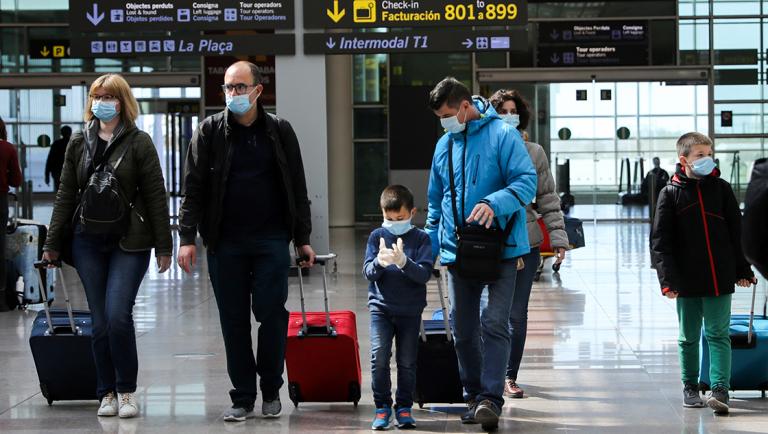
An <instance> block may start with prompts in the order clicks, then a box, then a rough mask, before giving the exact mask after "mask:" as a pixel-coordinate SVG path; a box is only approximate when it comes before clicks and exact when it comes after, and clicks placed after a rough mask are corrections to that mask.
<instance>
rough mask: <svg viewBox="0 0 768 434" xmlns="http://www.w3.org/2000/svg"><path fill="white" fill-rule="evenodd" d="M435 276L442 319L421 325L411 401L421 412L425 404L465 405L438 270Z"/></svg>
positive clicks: (424, 322) (428, 321) (423, 322)
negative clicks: (414, 384) (413, 392)
mask: <svg viewBox="0 0 768 434" xmlns="http://www.w3.org/2000/svg"><path fill="white" fill-rule="evenodd" d="M435 275H436V276H437V291H438V294H439V295H440V304H441V306H442V310H443V319H442V320H427V321H422V323H421V336H420V339H419V353H418V356H417V359H416V364H417V367H416V394H415V395H416V396H415V397H414V401H416V402H417V403H418V404H419V407H420V408H423V407H424V404H426V403H446V404H455V403H463V402H464V392H463V391H464V389H463V387H462V385H461V378H460V377H459V363H458V359H457V358H456V350H455V349H454V347H453V334H452V333H451V326H450V322H449V320H448V314H447V312H446V308H445V297H444V295H443V285H442V277H441V276H440V273H439V271H437V270H435Z"/></svg>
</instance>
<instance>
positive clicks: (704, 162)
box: [691, 157, 717, 178]
mask: <svg viewBox="0 0 768 434" xmlns="http://www.w3.org/2000/svg"><path fill="white" fill-rule="evenodd" d="M715 167H717V164H715V160H714V159H712V157H702V158H699V159H698V160H696V161H694V162H693V163H691V170H693V174H694V175H696V176H699V177H702V178H703V177H705V176H709V174H710V173H712V171H713V170H715Z"/></svg>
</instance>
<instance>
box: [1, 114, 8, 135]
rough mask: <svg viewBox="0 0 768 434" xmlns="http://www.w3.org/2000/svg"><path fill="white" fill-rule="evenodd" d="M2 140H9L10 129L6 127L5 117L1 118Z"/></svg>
mask: <svg viewBox="0 0 768 434" xmlns="http://www.w3.org/2000/svg"><path fill="white" fill-rule="evenodd" d="M0 140H8V131H7V130H6V129H5V122H3V118H0Z"/></svg>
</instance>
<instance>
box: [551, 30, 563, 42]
mask: <svg viewBox="0 0 768 434" xmlns="http://www.w3.org/2000/svg"><path fill="white" fill-rule="evenodd" d="M549 36H550V37H551V38H552V39H554V40H555V41H557V40H558V39H559V38H560V33H558V31H557V30H555V29H552V33H550V34H549Z"/></svg>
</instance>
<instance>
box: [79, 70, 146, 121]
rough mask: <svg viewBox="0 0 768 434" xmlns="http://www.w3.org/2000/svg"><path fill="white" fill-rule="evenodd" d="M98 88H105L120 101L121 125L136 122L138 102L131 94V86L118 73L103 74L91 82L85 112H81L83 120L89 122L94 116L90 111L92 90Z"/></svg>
mask: <svg viewBox="0 0 768 434" xmlns="http://www.w3.org/2000/svg"><path fill="white" fill-rule="evenodd" d="M99 88H101V89H104V90H106V91H107V92H108V93H109V94H110V95H112V96H114V97H115V98H117V100H118V101H120V120H121V121H122V123H123V125H133V124H135V123H136V118H138V117H139V103H138V102H136V98H135V97H134V96H133V92H132V91H131V86H130V85H129V84H128V82H127V81H125V79H124V78H123V76H122V75H119V74H104V75H102V76H101V77H99V78H97V79H96V80H94V82H93V84H91V88H90V90H89V91H88V102H87V103H86V104H85V113H84V114H83V118H84V119H85V122H90V121H91V120H92V119H93V118H94V117H95V116H93V113H92V112H91V105H92V104H93V92H94V91H95V90H96V89H99Z"/></svg>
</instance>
